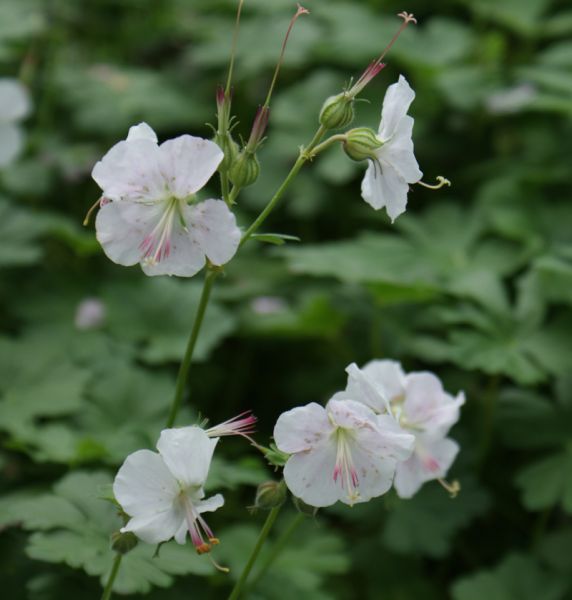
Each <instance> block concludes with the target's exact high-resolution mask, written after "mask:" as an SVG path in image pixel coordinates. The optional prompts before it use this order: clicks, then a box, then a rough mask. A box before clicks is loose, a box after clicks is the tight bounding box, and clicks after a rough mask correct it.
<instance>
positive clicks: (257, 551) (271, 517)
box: [228, 506, 281, 600]
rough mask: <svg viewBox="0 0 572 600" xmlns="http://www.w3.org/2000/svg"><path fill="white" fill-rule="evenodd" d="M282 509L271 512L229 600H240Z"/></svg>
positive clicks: (278, 507) (277, 508) (277, 507)
mask: <svg viewBox="0 0 572 600" xmlns="http://www.w3.org/2000/svg"><path fill="white" fill-rule="evenodd" d="M280 508H281V507H280V506H276V507H275V508H273V509H272V510H271V511H270V513H269V515H268V517H266V521H265V522H264V525H263V527H262V531H261V532H260V535H259V536H258V540H256V545H255V546H254V550H253V551H252V554H251V555H250V558H249V559H248V562H247V563H246V566H245V567H244V569H243V571H242V573H241V574H240V577H239V579H238V581H237V582H236V583H235V585H234V588H233V589H232V592H231V594H230V596H229V597H228V600H238V598H240V594H241V593H242V589H243V587H244V584H245V583H246V580H247V579H248V576H249V575H250V571H252V567H253V566H254V563H255V562H256V559H257V558H258V555H259V554H260V550H261V549H262V546H263V545H264V542H265V541H266V538H267V537H268V534H269V533H270V530H271V529H272V525H274V521H276V517H277V516H278V513H279V512H280Z"/></svg>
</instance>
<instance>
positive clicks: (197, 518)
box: [181, 494, 220, 554]
mask: <svg viewBox="0 0 572 600" xmlns="http://www.w3.org/2000/svg"><path fill="white" fill-rule="evenodd" d="M181 498H182V502H183V507H184V509H185V516H186V519H187V528H188V531H189V535H190V536H191V542H192V543H193V546H194V547H195V550H196V551H197V553H198V554H205V553H207V552H210V551H211V548H212V546H216V545H217V544H219V543H220V542H219V540H218V538H217V537H215V535H214V534H213V532H212V529H211V528H210V527H209V526H208V525H207V522H206V521H205V520H204V519H203V517H202V516H201V515H200V513H199V512H198V511H197V510H196V508H195V507H194V506H193V503H192V502H191V501H190V500H189V498H188V497H187V496H186V495H185V494H183V495H182V496H181Z"/></svg>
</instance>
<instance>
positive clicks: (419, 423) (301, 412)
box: [274, 360, 464, 507]
mask: <svg viewBox="0 0 572 600" xmlns="http://www.w3.org/2000/svg"><path fill="white" fill-rule="evenodd" d="M346 371H347V373H348V383H347V387H346V389H345V390H344V391H342V392H338V393H337V394H335V395H334V396H333V397H332V398H331V399H330V401H329V402H328V403H327V404H326V406H325V408H324V407H323V406H320V405H319V404H316V403H311V404H308V405H307V406H303V407H297V408H294V409H292V410H289V411H287V412H285V413H283V414H282V415H281V416H280V417H279V419H278V421H277V423H276V426H275V428H274V439H275V441H276V445H277V447H278V449H279V450H280V451H282V452H284V453H286V454H288V455H290V456H289V458H288V461H287V462H286V466H285V467H284V479H285V481H286V484H287V486H288V488H289V489H290V491H291V492H292V493H293V494H294V495H295V496H296V497H298V498H301V499H302V500H303V501H304V502H306V503H307V504H310V505H312V506H316V507H321V506H329V505H331V504H334V503H335V502H336V501H338V500H340V501H342V502H345V503H346V504H350V505H352V504H355V503H357V502H365V501H367V500H370V499H371V498H374V497H377V496H381V495H382V494H384V493H385V492H387V491H388V490H389V489H390V488H391V486H392V484H393V485H395V488H396V491H397V493H398V494H399V496H401V497H403V498H409V497H411V496H412V495H413V494H414V493H415V492H416V491H417V490H418V489H419V488H420V487H421V486H422V485H423V483H424V482H426V481H430V480H433V479H441V478H443V477H444V476H445V475H446V473H447V471H448V469H449V468H450V466H451V464H452V463H453V461H454V459H455V456H456V454H457V452H458V445H457V444H456V443H455V442H454V441H453V440H451V439H449V438H447V437H446V436H447V433H448V431H449V429H450V428H451V427H452V425H453V424H454V423H455V422H456V421H457V420H458V418H459V408H460V406H461V405H462V404H463V402H464V396H463V394H462V393H461V394H459V395H458V396H457V397H456V398H453V397H452V396H450V395H449V394H447V393H446V392H445V391H444V390H443V386H442V385H441V382H440V381H439V379H437V377H435V375H433V374H431V373H426V372H419V373H409V374H408V375H406V374H405V373H404V372H403V369H402V368H401V365H400V364H399V363H397V362H394V361H388V360H375V361H372V362H370V363H368V364H367V365H365V367H363V369H359V368H358V367H357V365H355V364H351V365H350V366H349V367H348V368H347V369H346Z"/></svg>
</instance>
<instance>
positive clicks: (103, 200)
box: [82, 196, 109, 227]
mask: <svg viewBox="0 0 572 600" xmlns="http://www.w3.org/2000/svg"><path fill="white" fill-rule="evenodd" d="M108 202H109V200H108V199H107V198H104V197H103V196H102V197H101V198H98V199H97V200H96V201H95V202H94V203H93V204H92V206H91V208H90V209H89V210H88V211H87V213H86V215H85V218H84V219H83V222H82V225H83V226H84V227H87V226H88V225H89V220H90V219H91V215H92V214H93V211H94V210H95V209H96V208H97V207H99V206H105V205H106V204H107V203H108Z"/></svg>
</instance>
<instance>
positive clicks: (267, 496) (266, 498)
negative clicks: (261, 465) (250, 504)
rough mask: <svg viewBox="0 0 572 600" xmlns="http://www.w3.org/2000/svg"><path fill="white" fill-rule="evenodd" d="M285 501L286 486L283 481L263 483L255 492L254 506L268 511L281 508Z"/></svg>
mask: <svg viewBox="0 0 572 600" xmlns="http://www.w3.org/2000/svg"><path fill="white" fill-rule="evenodd" d="M285 500H286V484H285V483H284V481H265V482H264V483H261V484H260V485H259V486H258V488H257V490H256V498H255V500H254V506H255V507H256V508H261V509H263V510H270V509H272V508H277V507H278V506H281V505H282V504H283V503H284V501H285Z"/></svg>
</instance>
